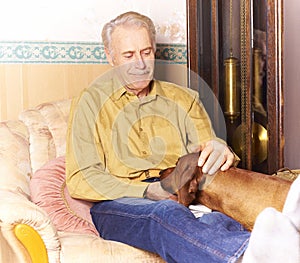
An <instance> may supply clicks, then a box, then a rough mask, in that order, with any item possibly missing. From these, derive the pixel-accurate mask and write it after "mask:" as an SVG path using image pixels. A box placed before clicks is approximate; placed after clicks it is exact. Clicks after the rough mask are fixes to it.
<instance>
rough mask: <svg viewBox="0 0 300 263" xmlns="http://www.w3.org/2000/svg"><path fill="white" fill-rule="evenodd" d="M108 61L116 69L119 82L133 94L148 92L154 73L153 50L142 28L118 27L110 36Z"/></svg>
mask: <svg viewBox="0 0 300 263" xmlns="http://www.w3.org/2000/svg"><path fill="white" fill-rule="evenodd" d="M111 44H112V45H111V47H112V52H113V54H111V55H109V56H108V59H109V61H110V62H111V63H112V64H113V66H114V67H116V68H117V72H118V74H119V76H120V77H121V81H122V82H123V84H124V85H126V87H127V89H129V90H131V91H132V92H133V93H134V94H136V95H138V94H140V93H143V92H145V90H148V86H149V83H150V81H151V80H152V78H153V71H154V50H153V47H152V43H151V40H150V37H149V34H148V32H147V30H146V29H145V28H143V27H141V28H138V27H136V26H133V27H124V26H121V27H118V28H116V29H115V31H114V32H113V34H112V43H111Z"/></svg>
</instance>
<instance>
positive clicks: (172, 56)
mask: <svg viewBox="0 0 300 263" xmlns="http://www.w3.org/2000/svg"><path fill="white" fill-rule="evenodd" d="M156 58H157V59H161V60H166V61H169V62H172V63H178V64H186V63H187V49H186V45H185V44H157V51H156ZM0 63H7V64H11V63H22V64H28V63H41V64H43V63H50V64H64V63H70V64H107V60H106V56H105V53H104V47H103V44H101V43H98V42H42V41H41V42H33V41H28V42H25V41H24V42H23V41H5V42H4V41H0Z"/></svg>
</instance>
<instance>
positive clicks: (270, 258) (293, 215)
mask: <svg viewBox="0 0 300 263" xmlns="http://www.w3.org/2000/svg"><path fill="white" fill-rule="evenodd" d="M299 201H300V177H298V178H297V179H296V180H295V181H294V182H293V184H292V187H291V188H290V191H289V193H288V197H287V199H286V202H285V205H284V209H283V211H282V213H280V212H278V211H277V210H275V209H274V208H266V209H265V210H263V211H262V212H261V213H260V214H259V216H258V217H257V219H256V221H255V224H254V228H253V231H252V234H251V238H250V242H249V247H248V248H247V250H246V252H245V255H244V257H243V259H242V262H243V263H261V262H264V263H281V262H285V263H298V262H300V233H299V222H300V202H299Z"/></svg>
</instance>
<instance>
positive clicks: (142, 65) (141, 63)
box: [135, 56, 146, 69]
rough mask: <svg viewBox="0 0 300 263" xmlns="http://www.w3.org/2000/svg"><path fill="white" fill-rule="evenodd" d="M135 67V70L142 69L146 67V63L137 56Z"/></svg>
mask: <svg viewBox="0 0 300 263" xmlns="http://www.w3.org/2000/svg"><path fill="white" fill-rule="evenodd" d="M135 66H136V68H139V69H144V68H145V67H146V63H145V61H144V59H143V57H142V56H137V58H136V60H135Z"/></svg>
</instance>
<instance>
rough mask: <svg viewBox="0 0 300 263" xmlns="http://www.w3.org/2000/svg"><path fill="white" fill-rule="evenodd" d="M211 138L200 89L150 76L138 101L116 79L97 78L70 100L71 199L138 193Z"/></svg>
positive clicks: (68, 170) (68, 157)
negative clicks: (153, 78)
mask: <svg viewBox="0 0 300 263" xmlns="http://www.w3.org/2000/svg"><path fill="white" fill-rule="evenodd" d="M214 138H215V133H214V131H213V129H212V126H211V122H210V119H209V117H208V115H207V113H206V111H205V109H204V107H203V105H202V104H201V103H200V101H199V97H198V93H197V92H195V91H193V90H191V89H187V88H183V87H180V86H177V85H175V84H172V83H168V82H162V81H157V80H153V81H152V82H151V89H150V92H149V94H148V95H147V96H146V97H144V98H143V99H139V98H138V97H137V96H135V95H134V94H133V93H130V92H128V91H127V90H126V89H125V88H124V87H122V86H120V84H119V83H118V82H117V81H115V80H114V79H110V80H106V81H105V82H104V83H103V82H100V81H99V82H95V83H94V84H93V85H92V86H91V87H89V88H88V89H86V90H84V91H83V92H82V94H81V95H80V96H79V97H78V98H76V99H74V100H73V103H72V106H71V113H70V120H69V127H68V135H67V153H66V177H67V186H68V189H69V192H70V194H71V195H72V196H73V197H74V198H80V199H85V200H90V201H100V200H110V199H116V198H119V197H125V196H130V197H142V196H143V193H144V191H145V189H146V187H147V186H148V183H146V182H142V180H143V179H145V178H147V177H152V176H158V173H159V171H160V170H161V169H165V168H168V167H171V166H175V164H176V161H177V160H178V158H179V157H180V156H182V155H184V154H187V153H189V152H192V150H193V148H194V147H195V146H199V144H200V143H203V142H205V141H208V140H211V139H214Z"/></svg>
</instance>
